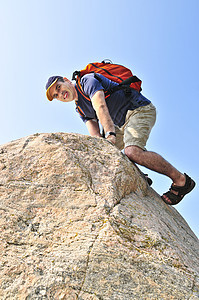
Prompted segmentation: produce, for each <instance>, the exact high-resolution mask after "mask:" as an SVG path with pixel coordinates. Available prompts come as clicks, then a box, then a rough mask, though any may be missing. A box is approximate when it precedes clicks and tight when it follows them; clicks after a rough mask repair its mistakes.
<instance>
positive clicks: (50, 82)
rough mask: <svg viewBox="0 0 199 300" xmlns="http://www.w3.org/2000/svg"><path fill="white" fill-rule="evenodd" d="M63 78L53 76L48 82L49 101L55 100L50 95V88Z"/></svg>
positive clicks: (47, 94) (47, 93)
mask: <svg viewBox="0 0 199 300" xmlns="http://www.w3.org/2000/svg"><path fill="white" fill-rule="evenodd" d="M62 78H63V77H61V76H51V77H49V78H48V81H47V83H46V96H47V98H48V100H49V101H52V100H53V97H52V96H51V95H50V92H49V90H50V88H51V86H53V84H55V82H57V80H59V79H62Z"/></svg>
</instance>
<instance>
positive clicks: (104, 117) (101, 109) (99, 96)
mask: <svg viewBox="0 0 199 300" xmlns="http://www.w3.org/2000/svg"><path fill="white" fill-rule="evenodd" d="M91 102H92V105H93V108H94V110H95V111H96V114H97V117H98V119H99V121H100V123H101V124H102V127H103V128H104V131H105V133H106V132H108V131H112V132H115V126H114V123H113V121H112V119H111V116H110V114H109V111H108V107H107V105H106V101H105V96H104V91H103V90H100V91H97V92H96V93H95V94H94V96H93V97H92V98H91ZM108 140H110V141H111V142H112V143H114V144H115V136H114V135H109V136H108Z"/></svg>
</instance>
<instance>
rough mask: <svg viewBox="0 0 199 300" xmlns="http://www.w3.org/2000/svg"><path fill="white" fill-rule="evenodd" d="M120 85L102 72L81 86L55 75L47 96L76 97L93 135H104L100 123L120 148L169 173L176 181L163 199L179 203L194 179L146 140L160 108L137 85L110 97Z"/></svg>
mask: <svg viewBox="0 0 199 300" xmlns="http://www.w3.org/2000/svg"><path fill="white" fill-rule="evenodd" d="M116 85H118V84H117V83H115V82H113V81H111V80H109V79H107V78H106V77H104V76H103V75H101V74H98V76H97V78H96V76H95V74H94V73H90V74H86V75H84V76H83V77H82V78H81V89H82V90H81V89H78V88H77V84H73V83H72V82H71V81H70V80H68V79H67V78H63V77H61V76H52V77H50V78H49V79H48V82H47V84H46V96H47V98H48V100H50V101H52V100H53V99H57V100H59V101H62V102H70V101H75V103H76V111H77V112H78V113H79V114H80V117H81V119H82V120H83V121H84V122H85V123H86V126H87V128H88V131H89V134H90V135H91V136H96V137H102V134H101V133H100V126H99V123H100V124H101V125H102V127H103V129H104V132H105V138H106V139H107V140H108V141H110V142H111V143H113V144H115V145H116V146H117V147H118V148H119V149H124V153H125V154H126V155H127V156H128V158H129V159H130V160H131V161H133V162H134V163H136V164H139V165H141V166H144V167H146V168H148V169H150V170H153V171H156V172H158V173H160V174H163V175H166V176H168V177H169V178H170V179H171V180H172V185H171V187H170V189H169V191H168V192H166V193H164V194H163V195H162V199H163V201H164V202H165V203H167V204H168V205H175V204H178V203H179V202H180V201H181V200H182V199H183V197H184V196H185V195H186V194H188V193H189V192H190V191H191V190H192V189H193V188H194V186H195V182H194V180H193V179H191V178H190V177H189V176H188V175H187V174H186V173H184V174H183V173H181V172H180V171H178V170H177V169H176V168H175V167H174V166H172V165H171V164H170V163H169V162H168V161H166V160H165V159H164V158H163V157H162V156H160V155H159V154H157V153H155V152H152V151H148V150H146V148H145V146H146V142H147V140H148V137H149V134H150V132H151V129H152V127H153V126H154V124H155V120H156V109H155V107H154V105H153V104H152V103H151V101H149V100H148V99H147V98H145V97H144V96H143V95H142V94H141V93H140V92H138V91H136V90H135V89H128V90H127V92H125V90H123V89H121V90H117V91H115V92H114V93H113V94H111V95H110V96H109V97H108V100H107V98H106V97H105V91H106V90H109V89H110V88H112V87H115V86H116ZM86 95H87V96H86Z"/></svg>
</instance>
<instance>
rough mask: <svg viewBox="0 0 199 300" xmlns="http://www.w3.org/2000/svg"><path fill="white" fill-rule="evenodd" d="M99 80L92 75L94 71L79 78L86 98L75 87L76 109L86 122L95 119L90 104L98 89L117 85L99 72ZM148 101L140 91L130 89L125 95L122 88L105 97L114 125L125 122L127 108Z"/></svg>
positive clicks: (134, 107) (145, 103)
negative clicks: (76, 96)
mask: <svg viewBox="0 0 199 300" xmlns="http://www.w3.org/2000/svg"><path fill="white" fill-rule="evenodd" d="M97 75H98V76H99V77H100V81H99V80H98V79H96V78H95V77H94V73H90V74H86V75H84V76H83V77H82V78H81V87H82V89H83V91H84V93H85V94H86V95H87V96H88V99H86V98H85V97H84V96H83V95H82V94H81V93H80V92H79V90H78V89H77V86H76V90H77V93H78V101H76V111H77V112H78V113H79V114H80V117H81V119H82V120H83V121H84V122H86V121H88V120H91V119H97V116H96V113H95V110H94V108H93V106H92V102H91V100H90V99H91V98H92V97H93V96H94V94H95V93H96V92H97V91H99V90H104V91H106V90H109V89H110V88H112V87H114V86H116V85H118V83H115V82H113V81H111V80H109V79H107V78H106V77H104V76H103V75H101V74H97ZM149 103H150V101H149V100H148V99H147V98H145V97H144V96H143V95H142V94H141V93H139V92H137V91H136V90H134V89H131V92H130V94H128V96H127V95H125V92H124V90H119V91H116V92H114V93H113V94H111V96H110V97H108V98H107V99H106V104H107V107H108V110H109V114H110V116H111V118H112V120H113V123H114V124H115V125H118V126H119V127H120V126H122V125H123V124H124V122H125V117H126V113H127V111H128V110H134V109H136V108H138V107H140V106H145V105H148V104H149Z"/></svg>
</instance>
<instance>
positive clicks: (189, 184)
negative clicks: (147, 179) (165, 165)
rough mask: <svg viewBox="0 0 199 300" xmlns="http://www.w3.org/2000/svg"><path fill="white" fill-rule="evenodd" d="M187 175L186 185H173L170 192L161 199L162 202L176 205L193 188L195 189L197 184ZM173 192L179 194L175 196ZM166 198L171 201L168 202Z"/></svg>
mask: <svg viewBox="0 0 199 300" xmlns="http://www.w3.org/2000/svg"><path fill="white" fill-rule="evenodd" d="M184 175H185V180H186V181H185V185H184V186H177V185H171V187H170V189H169V191H168V192H167V193H164V194H163V195H162V196H161V198H162V200H163V201H164V202H165V203H166V204H169V205H176V204H178V203H179V202H180V201H181V200H182V199H183V197H184V196H185V195H186V194H188V193H189V192H191V191H192V190H193V188H194V187H195V185H196V183H195V181H194V180H193V179H191V178H190V177H189V176H188V175H187V174H186V173H184ZM172 191H175V192H177V194H174V193H173V192H172ZM164 195H165V196H166V197H167V198H169V201H168V200H166V199H165V198H164V197H163V196H164Z"/></svg>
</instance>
